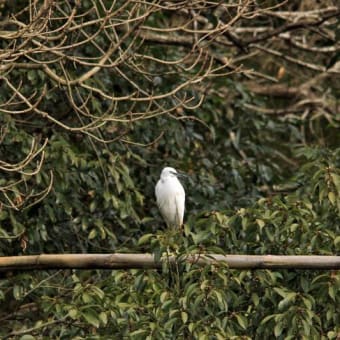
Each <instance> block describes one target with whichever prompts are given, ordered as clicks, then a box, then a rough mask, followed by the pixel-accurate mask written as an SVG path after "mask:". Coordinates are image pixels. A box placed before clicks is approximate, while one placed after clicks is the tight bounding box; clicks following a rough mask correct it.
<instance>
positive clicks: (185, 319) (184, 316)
mask: <svg viewBox="0 0 340 340" xmlns="http://www.w3.org/2000/svg"><path fill="white" fill-rule="evenodd" d="M181 318H182V322H183V323H187V321H188V313H187V312H181Z"/></svg>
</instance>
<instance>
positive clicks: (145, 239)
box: [138, 234, 154, 246]
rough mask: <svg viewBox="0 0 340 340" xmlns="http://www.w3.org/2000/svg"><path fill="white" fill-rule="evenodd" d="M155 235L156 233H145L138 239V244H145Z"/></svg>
mask: <svg viewBox="0 0 340 340" xmlns="http://www.w3.org/2000/svg"><path fill="white" fill-rule="evenodd" d="M152 237H154V234H145V235H143V236H142V237H140V238H139V240H138V245H139V246H140V245H142V244H145V243H150V239H151V238H152Z"/></svg>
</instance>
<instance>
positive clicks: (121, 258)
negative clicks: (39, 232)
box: [0, 254, 340, 272]
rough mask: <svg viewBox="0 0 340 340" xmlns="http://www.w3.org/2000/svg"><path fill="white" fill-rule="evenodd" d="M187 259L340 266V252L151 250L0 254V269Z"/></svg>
mask: <svg viewBox="0 0 340 340" xmlns="http://www.w3.org/2000/svg"><path fill="white" fill-rule="evenodd" d="M164 261H169V262H171V263H175V262H176V261H179V262H187V263H196V264H198V265H200V266H204V265H209V264H216V265H218V263H223V264H225V265H227V266H228V267H229V268H231V269H314V270H316V269H319V270H320V269H321V270H323V269H340V256H323V255H319V256H313V255H305V256H294V255H217V254H205V255H203V254H193V255H186V256H181V257H176V256H174V255H170V256H165V257H163V258H162V259H161V260H160V261H156V260H155V258H154V255H152V254H41V255H28V256H8V257H0V272H6V271H27V270H37V269H38V270H42V269H136V268H144V269H157V268H160V267H161V266H162V262H164Z"/></svg>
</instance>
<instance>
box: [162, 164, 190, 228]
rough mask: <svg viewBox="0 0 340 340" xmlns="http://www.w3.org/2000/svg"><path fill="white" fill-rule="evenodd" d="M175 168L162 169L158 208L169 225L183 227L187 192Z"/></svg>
mask: <svg viewBox="0 0 340 340" xmlns="http://www.w3.org/2000/svg"><path fill="white" fill-rule="evenodd" d="M177 175H178V174H177V171H176V170H175V169H174V168H170V167H166V168H164V169H163V170H162V173H161V178H160V179H159V181H158V182H157V185H156V189H155V194H156V200H157V205H158V208H159V210H160V212H161V214H162V216H163V218H164V220H165V222H166V224H167V226H168V227H177V228H179V227H181V226H182V224H183V217H184V206H185V192H184V189H183V186H182V184H181V183H180V181H179V180H178V178H177Z"/></svg>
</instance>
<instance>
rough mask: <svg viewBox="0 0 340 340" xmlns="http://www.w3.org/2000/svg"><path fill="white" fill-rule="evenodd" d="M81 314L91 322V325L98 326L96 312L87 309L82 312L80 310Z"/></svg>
mask: <svg viewBox="0 0 340 340" xmlns="http://www.w3.org/2000/svg"><path fill="white" fill-rule="evenodd" d="M82 315H83V317H84V319H85V320H86V321H87V322H88V323H89V324H91V325H92V326H94V327H96V328H98V327H99V324H100V320H99V318H98V317H97V313H96V312H95V311H94V310H92V309H88V310H86V311H84V312H82Z"/></svg>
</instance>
